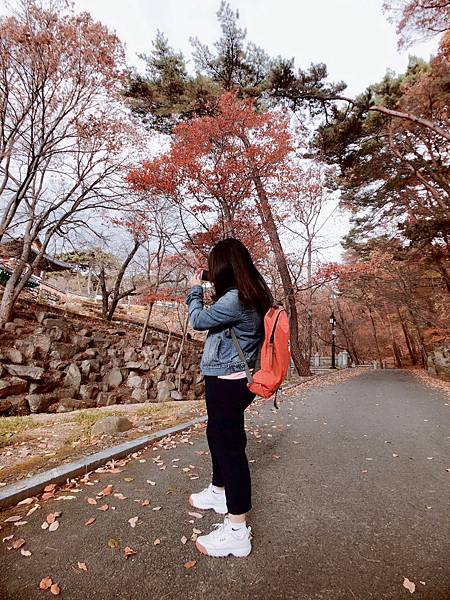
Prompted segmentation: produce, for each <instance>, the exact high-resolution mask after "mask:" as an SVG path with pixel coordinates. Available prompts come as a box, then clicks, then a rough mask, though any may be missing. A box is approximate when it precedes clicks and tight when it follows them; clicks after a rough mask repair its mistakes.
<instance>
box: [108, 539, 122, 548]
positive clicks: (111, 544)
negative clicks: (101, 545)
mask: <svg viewBox="0 0 450 600" xmlns="http://www.w3.org/2000/svg"><path fill="white" fill-rule="evenodd" d="M108 547H109V548H113V549H114V548H118V547H119V542H118V541H117V540H115V539H114V538H111V539H109V540H108Z"/></svg>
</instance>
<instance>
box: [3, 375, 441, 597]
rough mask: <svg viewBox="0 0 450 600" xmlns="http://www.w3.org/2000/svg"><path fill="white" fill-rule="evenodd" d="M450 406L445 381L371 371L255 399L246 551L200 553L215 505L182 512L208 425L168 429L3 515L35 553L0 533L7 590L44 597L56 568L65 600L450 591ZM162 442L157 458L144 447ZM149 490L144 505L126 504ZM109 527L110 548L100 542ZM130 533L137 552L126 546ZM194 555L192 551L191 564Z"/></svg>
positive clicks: (206, 476)
mask: <svg viewBox="0 0 450 600" xmlns="http://www.w3.org/2000/svg"><path fill="white" fill-rule="evenodd" d="M449 404H450V401H449V398H448V395H446V394H445V393H444V392H443V391H440V390H435V389H431V388H428V387H425V386H424V385H422V384H421V383H420V382H419V381H418V380H416V379H415V378H414V377H413V376H412V375H410V374H408V373H406V372H399V371H387V372H380V371H378V372H367V373H364V374H362V375H360V376H359V377H356V378H354V379H350V380H349V381H347V382H344V383H341V384H337V385H332V386H323V385H322V384H321V387H320V388H317V389H312V390H309V391H307V392H303V393H302V394H299V395H297V396H294V397H291V398H289V399H287V400H286V401H285V402H284V404H283V405H282V408H281V410H280V411H279V412H277V413H275V412H274V409H273V404H272V403H271V401H269V402H266V403H264V404H261V405H260V406H252V407H251V408H250V409H249V411H248V416H247V428H248V447H247V449H248V457H249V459H250V460H251V461H254V462H251V464H250V467H251V471H252V478H253V479H252V480H253V509H252V511H251V512H250V513H249V518H248V522H249V524H250V525H251V526H252V528H253V532H254V539H253V551H252V553H251V554H250V556H249V557H247V558H245V559H237V558H232V557H229V558H226V559H223V558H210V557H207V556H202V555H200V554H198V552H197V551H196V549H195V545H194V543H193V541H191V540H190V537H191V534H192V528H193V527H196V528H198V529H200V530H201V531H202V532H209V531H210V526H211V524H212V523H217V522H219V520H220V517H219V515H216V514H215V513H213V512H211V511H208V512H204V513H203V514H204V517H203V518H202V519H198V518H196V517H192V516H190V515H189V514H188V513H189V511H192V510H193V509H192V507H190V506H189V504H188V502H187V499H188V496H189V493H190V492H191V491H197V490H200V489H202V488H203V487H204V486H205V485H206V484H207V483H208V482H209V481H210V475H211V471H210V466H209V459H210V457H209V455H208V454H199V452H202V451H203V452H206V451H207V450H208V448H207V444H206V436H205V432H204V429H202V428H201V427H200V428H198V429H197V430H196V431H193V432H191V433H190V434H189V435H186V434H185V435H177V436H175V437H173V438H172V440H166V441H165V443H164V445H165V447H160V448H157V449H149V450H148V451H145V452H144V453H142V454H141V455H140V456H138V457H136V458H135V459H133V460H132V461H130V462H129V463H128V464H127V466H126V467H125V470H124V471H123V472H122V473H116V474H95V479H97V480H98V483H95V484H94V485H93V486H84V485H82V486H80V487H81V488H82V491H81V492H79V493H75V494H72V495H75V496H76V499H75V500H68V501H62V500H59V501H56V500H55V501H53V500H52V501H50V502H47V503H45V504H44V505H43V508H42V509H41V510H37V511H36V512H34V513H33V514H32V515H31V516H30V517H29V518H28V523H27V524H26V525H24V526H21V527H20V528H16V527H14V528H12V526H10V525H3V530H2V534H3V535H5V536H6V535H8V534H9V533H10V532H11V530H12V529H14V532H15V533H16V537H18V534H19V533H20V535H21V536H22V537H23V538H24V539H26V541H27V543H26V545H25V546H24V548H28V549H29V550H31V551H32V553H33V554H32V556H31V557H29V558H27V557H24V556H21V555H20V550H19V551H14V550H10V551H7V550H6V546H7V543H4V544H1V548H0V560H1V574H0V578H1V579H0V586H1V588H0V589H1V591H0V598H1V600H28V599H33V600H34V599H38V598H39V599H42V598H44V597H47V598H49V597H52V596H51V594H50V592H48V591H47V592H44V591H40V590H39V589H38V584H39V581H40V580H41V579H42V578H43V577H45V576H50V577H52V579H53V580H54V581H57V582H59V583H60V585H61V588H62V594H61V597H62V598H64V599H67V600H86V599H90V598H95V599H96V600H113V599H121V600H122V599H130V600H135V599H136V600H138V599H139V600H146V599H147V598H148V599H158V600H162V599H167V600H169V599H183V600H196V599H199V598H204V599H210V598H214V599H222V598H227V600H234V599H239V600H246V599H252V600H254V599H256V600H259V599H261V600H265V599H271V600H278V599H283V600H284V599H295V600H355V599H358V600H370V599H376V600H396V599H401V598H408V597H410V592H409V591H407V590H406V589H405V588H404V587H403V585H402V584H403V579H404V577H407V578H408V579H409V580H410V581H412V582H414V583H415V585H416V591H415V593H414V596H413V597H414V598H417V599H420V598H422V599H426V600H449V599H450V544H449V533H450V531H449V525H450V519H449V488H450V486H449V483H450V473H449V472H447V470H446V469H448V468H450V453H449V442H450V439H449V436H450V427H449V425H450V406H449ZM158 455H159V456H160V457H161V460H163V461H164V465H161V464H160V465H158V464H156V463H155V462H154V461H153V460H152V458H156V456H158ZM394 455H395V456H394ZM174 459H179V460H174ZM142 460H145V461H146V462H139V461H142ZM173 465H177V466H176V467H175V466H173ZM189 465H194V468H192V467H189ZM161 466H166V469H163V470H162V469H160V467H161ZM183 468H185V469H190V470H189V471H183ZM197 476H198V479H191V477H197ZM125 479H128V481H126V480H125ZM130 479H132V481H130ZM147 480H152V481H154V482H155V483H156V485H155V486H152V485H151V484H149V483H147ZM110 483H111V484H112V485H113V490H114V492H116V493H122V494H123V495H124V496H126V497H127V498H126V499H124V500H121V499H119V498H117V497H114V496H113V495H110V496H108V497H106V498H105V499H104V500H99V505H100V504H102V503H103V502H107V503H108V504H109V505H110V509H109V510H108V511H107V512H101V511H99V510H98V506H99V505H98V506H91V505H89V504H88V503H87V501H86V499H87V497H89V496H90V497H93V496H95V493H98V492H99V491H100V490H102V489H103V488H104V487H105V486H106V485H107V484H110ZM145 498H148V499H149V500H150V506H146V507H143V506H141V504H140V502H135V500H138V501H142V500H143V499H145ZM112 506H115V507H116V510H112ZM158 506H161V507H162V508H161V509H160V510H157V511H154V510H152V509H153V508H156V507H158ZM28 508H29V507H25V508H24V507H22V510H21V511H17V510H16V511H15V512H16V514H22V513H23V512H24V511H25V510H27V509H28ZM55 510H61V511H63V514H62V516H61V517H60V519H59V520H60V527H59V529H58V530H57V531H54V532H48V531H43V530H42V529H41V528H40V525H41V523H42V522H43V520H44V518H45V516H46V515H47V514H48V513H50V512H53V511H55ZM93 516H95V517H96V522H95V523H94V524H93V525H90V526H85V525H84V523H85V522H86V521H87V519H88V518H90V517H93ZM135 516H138V517H139V521H138V523H137V525H136V527H134V528H132V527H131V526H130V524H129V523H128V519H129V518H132V517H135ZM0 519H1V515H0ZM1 520H3V519H1ZM191 521H193V522H191ZM18 530H20V531H18ZM183 535H184V536H186V537H187V538H188V540H189V541H188V542H187V543H186V544H185V545H183V544H182V543H181V541H180V539H181V537H182V536H183ZM156 538H159V539H160V540H161V543H160V544H158V545H154V544H153V542H154V540H155V539H156ZM110 539H115V540H117V542H118V543H119V547H118V548H109V547H108V540H110ZM9 543H10V542H9ZM125 546H130V547H132V548H133V549H134V550H136V552H137V554H136V555H134V556H131V557H129V558H128V559H125V557H124V556H123V549H124V548H125ZM190 560H197V561H198V562H197V564H196V565H195V566H194V567H193V568H191V569H186V568H185V567H184V566H183V565H184V563H186V562H187V561H190ZM78 561H80V562H85V563H86V565H87V569H88V570H87V572H86V571H82V570H80V569H79V568H78V566H77V562H78ZM420 582H424V584H425V585H423V584H422V583H420Z"/></svg>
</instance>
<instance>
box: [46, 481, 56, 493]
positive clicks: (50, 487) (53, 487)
mask: <svg viewBox="0 0 450 600" xmlns="http://www.w3.org/2000/svg"><path fill="white" fill-rule="evenodd" d="M55 490H56V484H55V483H50V484H49V485H47V486H45V488H44V492H48V493H50V492H54V491H55Z"/></svg>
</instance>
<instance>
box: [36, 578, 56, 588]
mask: <svg viewBox="0 0 450 600" xmlns="http://www.w3.org/2000/svg"><path fill="white" fill-rule="evenodd" d="M52 584H53V581H52V580H51V579H50V577H44V579H41V581H40V582H39V587H40V589H41V590H48V589H49V588H50V587H51V586H52Z"/></svg>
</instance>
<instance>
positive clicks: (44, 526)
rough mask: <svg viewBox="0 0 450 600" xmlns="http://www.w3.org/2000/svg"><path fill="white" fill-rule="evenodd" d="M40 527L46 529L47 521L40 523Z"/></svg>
mask: <svg viewBox="0 0 450 600" xmlns="http://www.w3.org/2000/svg"><path fill="white" fill-rule="evenodd" d="M41 529H48V523H47V521H44V522H43V523H42V525H41Z"/></svg>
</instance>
